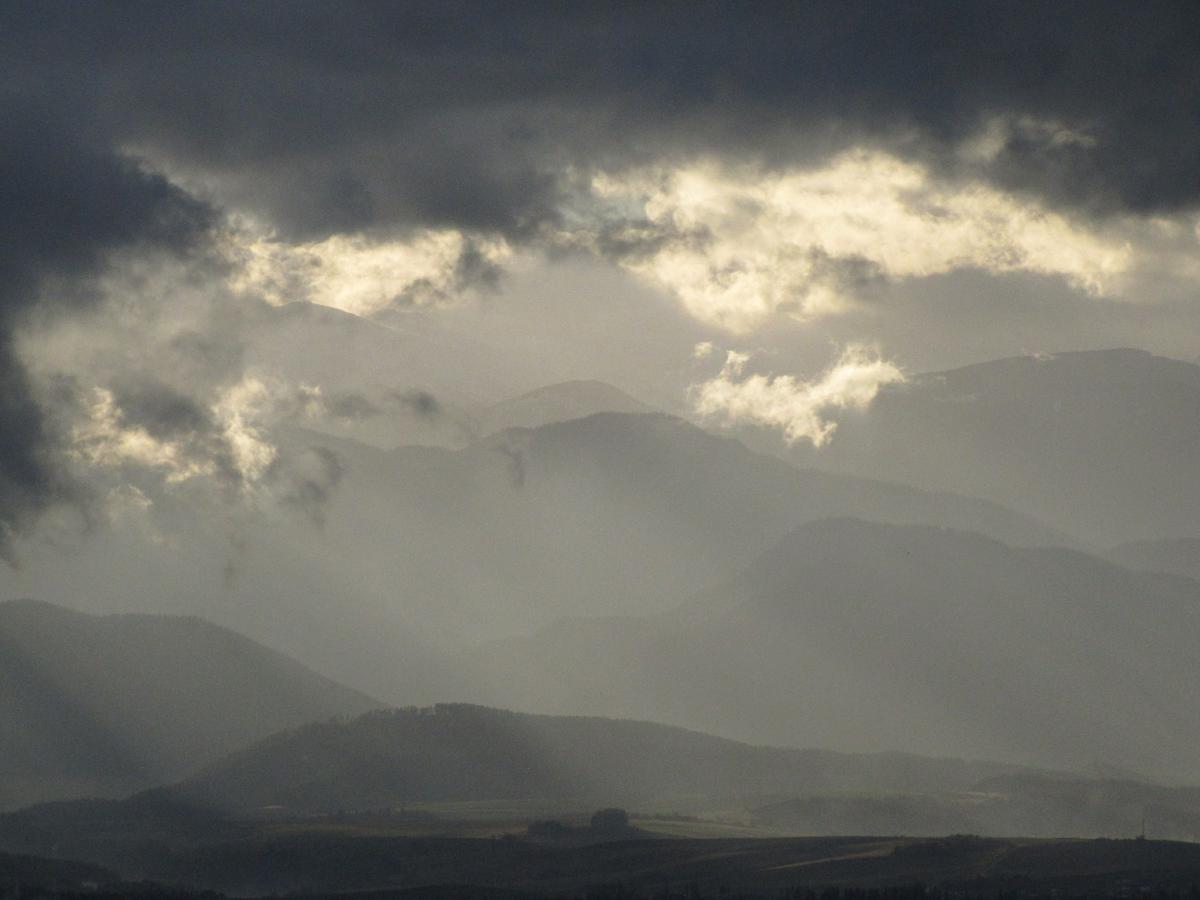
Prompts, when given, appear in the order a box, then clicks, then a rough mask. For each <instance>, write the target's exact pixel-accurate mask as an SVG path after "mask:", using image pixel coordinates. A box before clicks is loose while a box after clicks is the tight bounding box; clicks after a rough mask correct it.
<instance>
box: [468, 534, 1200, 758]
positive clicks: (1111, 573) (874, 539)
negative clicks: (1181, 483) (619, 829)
mask: <svg viewBox="0 0 1200 900" xmlns="http://www.w3.org/2000/svg"><path fill="white" fill-rule="evenodd" d="M1196 633H1200V583H1197V582H1195V581H1192V580H1190V579H1186V578H1181V577H1178V576H1173V575H1168V574H1162V573H1156V572H1135V571H1131V570H1128V569H1123V568H1121V567H1119V566H1117V565H1115V564H1112V563H1109V562H1107V561H1105V560H1102V559H1099V558H1097V557H1092V556H1088V555H1087V554H1083V553H1080V552H1077V551H1072V550H1066V549H1062V548H1014V547H1010V546H1007V545H1005V544H1003V543H1000V542H998V541H995V540H992V539H989V538H986V537H983V536H980V535H977V534H969V533H964V532H958V531H954V530H949V529H940V528H933V527H928V526H920V525H887V524H880V523H872V522H866V521H862V520H853V519H839V520H827V521H820V522H815V523H808V524H805V525H801V526H799V527H798V528H797V529H796V530H795V531H793V532H792V533H790V534H789V535H788V536H787V537H785V538H784V539H783V540H781V541H780V542H779V543H778V544H777V545H776V547H774V548H773V549H772V550H769V551H767V552H766V553H764V554H763V555H762V556H760V557H759V558H758V559H757V560H756V561H755V562H754V563H752V564H750V565H749V566H747V567H746V568H744V569H743V570H742V571H741V572H740V573H738V574H737V575H735V576H733V577H732V578H730V579H728V580H727V581H725V582H723V583H721V584H719V585H717V586H716V587H713V588H711V589H709V590H706V591H704V592H701V593H700V594H698V595H697V596H696V597H694V598H693V600H692V601H691V602H690V603H689V604H686V605H685V606H684V607H682V608H681V609H679V610H678V611H676V612H674V613H670V614H665V615H659V616H648V617H633V616H630V617H624V618H616V619H612V618H610V619H605V620H587V619H577V620H572V621H568V622H564V623H561V624H559V625H557V626H554V627H551V628H547V629H545V630H544V631H542V632H541V633H539V634H536V635H534V636H533V637H530V638H514V639H511V640H508V641H499V642H492V643H488V644H485V645H483V646H481V647H480V648H478V649H477V650H476V651H475V652H474V653H473V654H471V657H470V659H471V660H474V665H475V666H476V667H477V668H478V670H479V672H480V674H479V683H480V684H481V685H486V687H484V688H481V694H480V696H481V699H484V700H486V701H487V702H491V703H496V704H498V705H506V704H511V703H513V702H515V701H516V698H524V702H526V703H532V702H534V701H535V700H536V703H537V705H538V708H539V709H542V710H545V711H547V712H562V711H566V710H575V711H580V710H586V711H588V712H592V713H595V714H600V715H619V716H632V717H636V718H646V719H653V720H656V721H665V722H671V723H675V724H679V725H686V726H688V727H692V728H698V729H701V730H706V731H717V732H722V731H723V732H724V733H733V734H738V735H741V736H747V737H752V738H753V739H755V740H758V741H761V742H765V743H773V744H793V745H794V744H796V743H803V744H806V745H819V746H831V747H841V748H848V747H855V748H857V747H896V748H901V749H904V750H908V751H911V752H915V753H925V754H929V753H936V754H945V753H951V754H953V755H957V756H967V757H976V758H992V759H1008V760H1014V761H1021V762H1026V763H1029V764H1036V765H1042V766H1051V767H1057V768H1064V769H1073V770H1076V771H1088V770H1091V769H1092V767H1093V766H1095V765H1100V764H1102V765H1107V766H1115V767H1124V768H1127V769H1132V770H1137V771H1144V772H1150V773H1154V774H1159V775H1162V776H1163V777H1170V778H1174V779H1176V780H1188V779H1193V778H1200V767H1198V766H1197V765H1196V763H1195V758H1194V754H1193V753H1192V750H1191V748H1192V747H1193V746H1194V745H1195V742H1196V741H1197V740H1200V712H1198V711H1197V709H1196V708H1195V704H1193V703H1192V702H1191V700H1190V691H1191V688H1190V685H1191V684H1193V683H1194V681H1195V680H1196V678H1197V677H1200V651H1198V650H1197V649H1196V647H1195V645H1194V641H1193V639H1192V638H1193V636H1194V635H1195V634H1196ZM469 662H470V660H467V661H466V662H464V665H466V664H469ZM1114 717H1116V718H1118V719H1119V720H1120V721H1121V722H1122V727H1121V728H1113V727H1112V722H1113V720H1114Z"/></svg>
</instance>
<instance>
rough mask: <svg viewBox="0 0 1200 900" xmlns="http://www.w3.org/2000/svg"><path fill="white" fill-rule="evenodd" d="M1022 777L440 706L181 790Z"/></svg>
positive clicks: (280, 793)
mask: <svg viewBox="0 0 1200 900" xmlns="http://www.w3.org/2000/svg"><path fill="white" fill-rule="evenodd" d="M1018 771H1019V770H1018V769H1017V768H1016V767H1013V766H1006V765H1002V764H998V763H987V762H966V761H962V760H947V759H922V758H917V757H911V756H905V755H902V754H878V755H867V754H861V755H854V754H839V753H831V752H828V751H821V750H788V749H777V748H767V747H753V746H750V745H748V744H742V743H738V742H735V741H729V740H723V739H721V738H715V737H711V736H709V735H705V734H699V733H697V732H692V731H685V730H683V729H680V728H670V727H667V726H664V725H657V724H653V723H650V722H634V721H621V720H614V719H603V718H587V717H574V716H570V717H554V716H536V715H529V714H523V713H514V712H507V711H503V710H497V709H489V708H485V707H479V706H467V705H460V704H439V705H438V706H435V707H431V708H427V709H423V710H422V709H415V708H414V709H408V710H389V711H379V712H373V713H368V714H366V715H364V716H362V717H360V718H358V719H355V720H354V721H351V722H328V723H320V724H313V725H308V726H305V727H303V728H300V729H298V730H295V731H290V732H285V733H282V734H277V735H273V736H272V737H269V738H267V739H265V740H263V741H261V742H259V743H258V744H256V745H254V746H253V747H251V748H249V749H247V750H245V751H242V752H240V753H236V754H234V755H232V756H230V757H228V758H226V759H224V760H221V761H220V762H218V763H216V764H215V765H213V766H211V767H209V768H208V769H206V770H205V771H203V772H201V773H199V774H198V775H196V776H195V777H193V778H191V779H189V780H188V781H186V782H184V783H183V784H182V785H180V786H179V787H177V788H174V789H172V795H173V796H174V797H175V798H176V799H182V800H186V801H188V802H193V803H200V804H215V805H218V806H220V807H224V808H231V809H243V810H244V809H252V808H255V807H263V806H275V805H279V806H284V807H287V808H289V809H292V810H299V811H316V810H336V809H370V808H382V807H388V806H395V805H400V804H403V803H414V802H420V801H451V800H460V801H472V800H512V799H529V798H538V799H549V800H563V801H567V800H585V801H588V800H590V801H594V802H598V803H605V802H620V803H637V802H641V803H648V802H651V801H652V800H654V799H662V800H664V801H665V800H667V799H669V798H675V799H676V800H678V799H679V798H681V797H685V796H691V797H696V796H702V797H709V798H712V797H721V796H728V795H741V796H745V795H772V794H778V793H780V792H785V793H786V792H795V791H797V790H837V789H859V790H874V789H882V790H889V789H890V790H932V789H935V788H936V789H951V790H952V789H956V788H958V789H965V788H967V787H969V786H970V785H972V784H975V783H976V782H978V781H980V780H982V779H985V778H992V777H999V776H1000V775H1002V774H1013V773H1016V772H1018Z"/></svg>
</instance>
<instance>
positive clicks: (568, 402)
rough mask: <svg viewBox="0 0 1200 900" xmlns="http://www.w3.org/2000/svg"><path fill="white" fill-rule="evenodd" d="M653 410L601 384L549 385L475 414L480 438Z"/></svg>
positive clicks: (604, 383)
mask: <svg viewBox="0 0 1200 900" xmlns="http://www.w3.org/2000/svg"><path fill="white" fill-rule="evenodd" d="M649 412H655V410H654V408H653V407H651V406H649V405H648V404H646V403H643V402H641V401H640V400H635V399H634V398H633V397H631V396H629V395H628V394H627V393H625V392H624V391H622V390H620V389H619V388H615V387H613V386H612V385H611V384H608V383H606V382H603V381H592V380H577V381H563V382H559V383H557V384H549V385H546V386H545V387H541V388H538V389H536V390H533V391H529V392H528V393H525V394H522V395H521V396H519V397H513V398H512V399H510V400H503V401H501V402H499V403H495V404H492V405H491V406H490V407H487V408H486V409H484V410H482V411H481V412H480V413H479V414H478V421H479V425H478V428H479V433H480V435H489V434H494V433H495V432H497V431H504V430H505V429H508V428H539V427H541V426H542V425H551V424H553V423H555V422H569V421H570V420H572V419H582V418H586V417H587V416H592V415H595V414H596V413H649Z"/></svg>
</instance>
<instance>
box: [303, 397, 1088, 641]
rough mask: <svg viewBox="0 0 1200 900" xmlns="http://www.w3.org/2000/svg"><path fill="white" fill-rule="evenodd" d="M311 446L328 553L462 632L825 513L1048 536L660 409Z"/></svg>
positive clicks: (634, 586)
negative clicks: (363, 558)
mask: <svg viewBox="0 0 1200 900" xmlns="http://www.w3.org/2000/svg"><path fill="white" fill-rule="evenodd" d="M302 440H303V441H307V442H309V443H311V442H317V443H321V442H322V441H323V439H322V438H321V437H320V436H314V435H311V434H309V435H304V436H303V437H302ZM325 443H326V444H327V445H328V446H330V447H333V448H334V449H335V450H336V452H337V453H338V454H339V456H340V458H342V459H343V460H344V462H345V469H346V476H345V478H344V480H343V481H342V483H341V485H340V486H339V492H338V495H337V496H336V498H334V500H333V502H332V504H331V507H330V513H329V516H328V519H327V523H326V528H325V536H326V538H327V539H328V540H329V541H331V542H334V543H336V542H338V541H339V540H340V539H341V538H342V536H343V535H353V544H352V546H347V547H346V548H345V551H344V552H346V553H348V554H352V553H367V554H368V555H369V558H371V559H373V560H375V561H376V562H375V564H376V565H378V564H379V562H378V561H379V560H388V561H389V562H388V564H389V565H394V567H395V571H396V573H397V574H396V581H397V585H398V588H399V589H400V590H401V591H402V592H403V594H402V596H403V597H404V600H405V603H406V604H409V605H410V606H411V608H413V609H414V610H416V611H418V613H419V614H423V613H424V612H426V611H427V612H428V615H427V617H426V618H427V619H429V618H434V617H447V616H454V617H455V618H456V619H457V620H458V621H457V622H456V626H460V627H463V628H473V629H474V630H475V633H477V634H489V633H490V634H497V633H501V634H503V633H505V632H509V633H514V632H519V631H521V630H523V629H526V628H529V627H532V626H536V625H537V624H539V623H542V622H545V621H546V620H547V618H552V617H555V616H561V615H588V614H591V615H595V614H620V613H628V612H632V611H638V610H645V609H647V608H652V609H653V608H657V609H665V608H669V607H670V606H671V605H673V604H675V603H677V602H679V601H680V600H682V599H683V598H685V597H687V596H688V595H689V594H691V593H694V592H695V591H697V590H700V589H702V588H703V587H705V586H706V585H708V584H711V583H712V582H713V581H714V580H716V579H718V578H721V577H724V576H725V575H726V574H727V573H728V572H730V571H732V570H733V569H734V568H736V567H737V566H740V565H744V564H746V563H748V562H749V561H750V560H751V559H753V558H754V557H755V556H756V555H757V554H758V553H761V552H762V551H763V550H764V549H765V548H767V547H769V546H770V545H771V544H772V543H774V542H775V541H776V540H778V539H779V538H780V537H782V536H783V535H784V534H786V533H787V532H788V531H789V530H790V529H791V528H794V527H795V526H796V525H798V524H800V523H802V522H805V521H811V520H814V519H818V518H823V517H827V516H831V515H855V516H863V517H867V518H872V519H879V520H884V521H898V522H922V523H934V524H939V525H947V526H953V527H958V528H964V529H972V530H976V531H980V532H984V533H988V534H992V535H994V536H996V537H999V538H1003V539H1005V540H1008V541H1011V542H1013V543H1030V544H1035V543H1043V542H1048V541H1054V540H1065V538H1063V537H1062V535H1060V534H1058V533H1057V532H1054V531H1053V530H1051V529H1049V528H1046V527H1045V526H1043V525H1041V524H1040V523H1038V522H1037V521H1036V520H1033V519H1030V518H1028V517H1025V516H1022V515H1019V514H1015V513H1013V512H1011V511H1010V510H1007V509H1005V508H1003V507H1001V506H999V505H997V504H993V503H990V502H987V501H980V500H975V499H972V498H966V497H960V496H954V495H950V494H945V493H934V492H927V491H920V490H916V489H913V488H907V487H902V486H898V485H894V484H888V483H884V482H879V481H872V480H867V479H862V478H856V477H850V476H845V475H836V474H829V473H825V472H820V471H815V470H811V471H797V470H796V469H795V468H794V467H792V466H789V465H788V464H786V463H784V462H781V461H780V460H777V459H774V458H771V457H767V456H763V455H760V454H756V453H752V452H750V451H749V450H747V449H746V448H745V447H744V446H743V445H742V444H740V443H738V442H737V441H734V440H731V439H728V438H722V437H716V436H713V435H710V434H708V433H706V432H704V431H702V430H700V429H699V428H696V427H695V426H693V425H690V424H688V423H686V422H684V421H682V420H680V419H677V418H674V417H671V416H666V415H661V414H645V415H638V414H623V413H601V414H597V415H593V416H589V417H587V418H583V419H576V420H573V421H568V422H562V423H556V424H552V425H547V426H543V427H541V428H536V429H510V430H507V431H504V432H501V433H499V434H495V435H492V436H490V437H488V438H487V439H485V440H483V441H480V442H478V443H476V444H473V445H472V446H470V447H468V448H466V449H465V450H462V451H458V452H453V451H447V450H439V449H435V448H401V449H399V450H396V451H394V452H393V453H391V454H380V453H378V452H376V451H374V450H372V449H371V448H366V447H362V446H353V445H351V444H350V443H349V442H341V443H337V444H332V443H329V442H325ZM424 604H427V606H425V607H424V608H423V605H424ZM419 617H420V615H418V616H417V617H416V618H419ZM418 627H419V626H418Z"/></svg>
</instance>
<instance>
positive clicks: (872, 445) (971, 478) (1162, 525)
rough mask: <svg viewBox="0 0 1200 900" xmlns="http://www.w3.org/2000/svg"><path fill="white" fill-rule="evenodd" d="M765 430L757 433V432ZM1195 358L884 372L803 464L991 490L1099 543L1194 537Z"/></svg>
mask: <svg viewBox="0 0 1200 900" xmlns="http://www.w3.org/2000/svg"><path fill="white" fill-rule="evenodd" d="M760 439H761V436H760ZM1198 445H1200V366H1197V365H1194V364H1192V363H1188V362H1182V361H1179V360H1175V359H1167V358H1164V357H1160V356H1154V355H1152V354H1150V353H1146V352H1144V351H1141V350H1129V349H1116V350H1098V351H1088V352H1078V353H1057V354H1054V355H1050V356H1021V357H1013V358H1010V359H1000V360H995V361H992V362H985V363H980V364H978V365H972V366H967V367H964V368H959V369H952V370H949V371H944V372H934V373H930V374H927V375H920V376H917V377H914V378H912V379H910V380H909V381H908V382H907V383H904V384H897V385H889V386H886V387H885V388H884V389H883V390H881V391H880V393H879V396H878V397H876V398H875V400H874V402H873V403H872V404H871V407H870V410H869V411H868V412H867V413H863V414H847V415H842V416H840V417H839V424H838V430H837V432H836V434H835V436H834V438H833V440H832V441H831V442H830V443H829V444H828V445H827V446H826V447H823V448H820V449H819V450H814V449H812V448H810V447H807V446H804V445H797V447H795V448H793V451H792V454H793V457H794V458H796V459H798V460H800V461H802V462H804V463H807V464H812V465H820V466H822V467H827V468H831V469H836V470H838V471H843V472H853V473H858V474H870V475H872V476H874V477H878V478H886V479H891V480H895V481H899V482H903V483H906V484H913V485H918V486H920V487H924V488H928V489H933V490H948V491H957V492H961V493H966V494H971V495H975V496H980V497H987V498H990V499H992V500H996V501H998V502H1001V503H1005V504H1006V505H1009V506H1011V507H1013V508H1015V509H1019V510H1021V511H1023V512H1027V513H1029V514H1031V515H1033V516H1036V517H1037V518H1039V519H1041V520H1042V521H1045V522H1048V523H1050V524H1051V525H1053V526H1055V527H1057V528H1061V529H1063V530H1064V531H1066V532H1068V533H1070V534H1073V535H1077V536H1078V537H1080V538H1082V539H1084V540H1086V541H1089V542H1091V543H1093V544H1094V545H1096V546H1099V547H1107V546H1110V545H1112V544H1115V543H1119V542H1126V541H1133V540H1149V539H1162V538H1176V537H1188V538H1194V537H1200V454H1197V453H1196V447H1197V446H1198Z"/></svg>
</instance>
